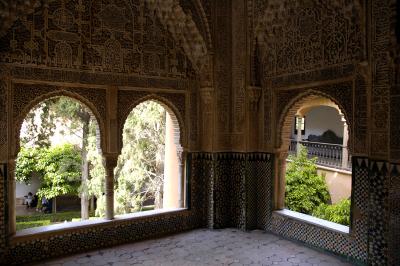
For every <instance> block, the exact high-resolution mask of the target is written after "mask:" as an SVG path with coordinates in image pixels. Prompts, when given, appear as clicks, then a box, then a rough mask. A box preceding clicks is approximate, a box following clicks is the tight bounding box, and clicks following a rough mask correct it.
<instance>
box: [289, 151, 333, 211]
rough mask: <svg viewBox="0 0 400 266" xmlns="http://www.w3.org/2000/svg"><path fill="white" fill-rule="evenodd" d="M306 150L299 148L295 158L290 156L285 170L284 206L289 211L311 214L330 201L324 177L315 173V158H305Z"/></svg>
mask: <svg viewBox="0 0 400 266" xmlns="http://www.w3.org/2000/svg"><path fill="white" fill-rule="evenodd" d="M307 153H308V152H307V148H306V147H304V146H301V147H300V152H299V154H298V155H297V156H290V157H289V160H290V162H289V163H288V166H287V169H286V192H285V205H286V207H287V208H288V209H289V210H292V211H296V212H301V213H305V214H312V212H313V210H315V208H317V207H318V206H319V205H321V204H326V203H328V202H329V200H330V196H329V192H328V187H327V185H326V183H325V178H324V176H321V175H318V173H317V165H316V161H317V158H311V159H309V158H308V157H307Z"/></svg>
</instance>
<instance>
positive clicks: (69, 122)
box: [21, 97, 98, 219]
mask: <svg viewBox="0 0 400 266" xmlns="http://www.w3.org/2000/svg"><path fill="white" fill-rule="evenodd" d="M56 122H58V123H61V124H63V125H65V126H66V127H67V130H66V132H61V133H62V134H63V135H65V136H75V137H77V138H80V140H81V149H80V152H81V160H82V162H81V175H80V176H81V187H80V189H79V196H80V197H81V214H82V215H81V218H82V219H88V218H89V198H90V196H91V195H92V196H93V195H94V194H90V191H89V185H90V184H89V180H90V169H89V165H90V163H91V162H90V160H89V159H88V154H89V153H90V152H94V151H95V152H97V149H96V146H94V147H92V148H93V149H94V151H90V150H89V148H90V147H89V146H90V145H89V138H90V137H93V136H91V135H90V134H91V131H90V127H93V128H96V129H97V128H98V126H97V121H96V119H95V118H94V116H93V115H92V114H91V112H90V111H89V110H88V109H87V108H86V107H85V106H83V105H82V104H80V103H79V102H77V101H75V100H73V99H70V98H68V97H56V98H52V99H49V100H46V101H43V102H42V103H40V104H39V105H38V106H37V107H35V108H34V109H33V110H31V112H30V113H29V114H28V115H27V117H26V119H25V121H24V126H25V129H26V130H24V132H23V133H24V134H21V143H22V146H23V147H24V146H27V145H30V146H35V147H49V146H50V145H51V137H52V136H53V135H54V131H55V127H56ZM92 134H98V131H97V130H95V131H94V132H93V131H92ZM94 139H95V140H96V139H97V135H96V136H95V137H94ZM92 157H93V156H92ZM93 158H94V157H93ZM92 190H93V189H92Z"/></svg>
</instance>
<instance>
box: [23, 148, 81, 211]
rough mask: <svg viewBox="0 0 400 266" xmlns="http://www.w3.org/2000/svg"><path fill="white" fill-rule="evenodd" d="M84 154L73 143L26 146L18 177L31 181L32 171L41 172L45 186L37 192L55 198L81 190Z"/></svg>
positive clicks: (26, 181) (48, 197)
mask: <svg viewBox="0 0 400 266" xmlns="http://www.w3.org/2000/svg"><path fill="white" fill-rule="evenodd" d="M81 160H82V159H81V157H80V151H79V149H78V148H77V147H74V146H73V145H70V144H65V145H61V146H54V147H50V148H24V149H22V150H21V152H20V153H19V155H18V158H17V164H16V180H17V181H19V182H25V183H28V184H29V182H30V180H31V178H32V175H33V174H34V173H38V174H39V176H40V178H41V186H40V188H39V190H38V191H37V193H36V194H37V195H38V196H39V197H40V198H42V197H46V198H47V199H54V200H53V204H54V210H56V201H55V200H56V197H58V196H61V195H67V194H77V193H78V190H79V187H80V176H81Z"/></svg>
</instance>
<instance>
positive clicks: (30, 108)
mask: <svg viewBox="0 0 400 266" xmlns="http://www.w3.org/2000/svg"><path fill="white" fill-rule="evenodd" d="M56 105H57V106H58V107H54V106H56ZM62 105H63V106H64V107H65V108H64V107H62ZM46 108H47V109H48V110H49V115H48V116H46V117H45V118H44V119H47V118H48V117H51V116H52V117H53V119H51V120H49V121H47V122H50V123H51V124H50V125H49V126H48V127H49V129H50V131H52V132H53V134H50V135H49V136H50V137H49V139H48V140H47V142H48V144H47V146H48V147H47V146H46V145H42V144H40V143H39V142H38V139H37V138H36V137H37V136H34V137H33V138H32V139H31V140H30V141H27V140H26V139H25V141H24V144H25V145H24V146H22V145H21V144H22V138H23V136H27V134H29V131H30V130H32V128H29V127H27V123H28V119H30V120H31V122H30V123H31V124H33V125H34V127H38V128H42V126H43V123H44V122H43V120H42V117H41V114H42V113H43V112H44V109H46ZM52 108H53V109H52ZM54 108H60V110H61V109H63V108H64V109H63V111H61V112H64V113H63V116H62V117H63V118H62V117H61V116H60V113H57V112H56V111H54V110H55V109H54ZM71 108H72V109H71ZM57 110H58V109H57ZM60 110H59V111H60ZM74 110H75V111H74ZM72 112H74V114H72ZM69 113H71V114H70V115H71V117H72V116H74V115H75V116H76V119H77V120H79V122H77V123H79V124H81V125H75V126H74V127H73V126H72V123H73V122H72V120H70V119H68V118H67V117H68V116H69ZM39 117H40V118H39ZM66 132H69V133H66ZM103 132H104V127H103V123H102V120H101V116H100V114H99V113H98V112H97V109H96V108H95V107H94V106H93V105H92V104H91V103H90V102H89V101H88V100H86V99H84V98H83V97H81V96H79V95H77V94H75V93H72V92H69V91H65V90H57V91H53V92H51V93H47V94H43V95H41V96H39V97H37V98H35V99H33V100H32V101H30V103H29V104H28V105H27V106H26V108H24V109H23V110H22V111H21V113H20V114H19V116H18V117H17V118H16V127H15V138H14V143H15V144H14V152H13V153H14V154H15V155H14V156H15V159H14V160H12V169H15V171H14V174H13V178H12V180H10V183H9V186H8V189H9V191H10V194H9V201H10V202H11V204H10V206H14V207H11V208H9V221H10V223H9V225H10V226H9V229H8V230H9V233H10V235H17V236H19V235H21V236H22V235H29V234H35V233H38V232H45V231H51V230H58V229H59V228H60V226H61V225H60V224H59V223H61V222H62V223H64V222H66V221H70V222H71V221H72V223H71V225H68V227H73V226H74V225H75V226H76V225H77V223H75V222H77V221H79V220H82V221H83V220H89V216H91V217H93V218H94V217H95V216H94V215H95V214H94V213H97V214H96V215H97V217H98V218H101V217H103V216H104V213H103V214H102V213H101V212H97V208H98V207H99V204H101V203H99V202H100V201H102V200H104V193H103V191H104V183H105V182H104V181H105V175H104V167H103V163H102V161H103V159H102V149H103V144H104V141H103V138H102V137H103V136H102V135H103V134H102V133H103ZM28 140H29V139H28ZM90 147H91V148H90ZM32 149H36V150H43V151H44V150H49V151H50V150H53V153H52V154H53V155H52V157H51V158H50V157H49V159H52V160H58V159H60V160H61V163H60V164H57V165H59V166H57V167H60V170H59V171H58V172H57V173H54V175H56V176H57V177H56V179H54V180H57V181H54V182H56V183H57V182H61V180H64V181H62V182H63V183H65V185H66V186H63V187H62V186H58V185H55V184H56V183H54V182H53V183H51V182H50V181H49V180H48V178H46V177H45V176H46V174H45V173H46V171H47V170H40V171H44V172H43V173H42V172H40V173H37V172H36V171H39V170H32V171H33V172H32V173H31V174H27V175H32V176H31V177H30V178H28V179H29V180H30V181H29V182H28V183H27V184H29V185H28V186H24V185H23V184H22V181H21V182H19V183H20V184H18V182H17V175H18V160H19V159H20V157H21V156H22V155H21V154H23V153H25V154H26V151H28V152H29V155H31V154H36V153H35V152H33V150H32ZM30 150H31V151H30ZM32 152H33V153H32ZM64 152H67V154H65V153H64ZM37 154H38V155H37V156H38V157H37V158H36V157H34V160H33V161H32V162H34V163H35V164H40V163H39V162H38V161H35V160H38V159H40V158H41V157H43V156H48V155H43V154H46V153H40V152H39V153H37ZM29 155H28V157H29ZM83 156H85V160H83V159H82V158H83ZM43 162H44V161H42V164H43ZM55 165H56V164H55ZM24 167H25V165H24ZM48 167H50V168H54V167H56V166H54V165H49V166H48ZM93 167H97V168H98V169H97V171H96V172H97V173H96V174H95V175H96V177H94V176H93V173H92V172H91V170H92V168H93ZM50 168H46V169H50ZM72 168H73V169H75V170H73V171H72V170H71V169H72ZM71 171H72V172H71ZM23 172H24V171H23ZM70 172H71V174H70V175H69V174H68V175H65V177H64V173H70ZM75 172H77V173H79V175H77V173H75ZM93 178H96V180H98V185H99V187H98V191H97V193H95V194H96V195H95V194H91V193H89V192H88V190H87V188H88V186H91V185H89V183H90V182H91V181H94V180H93ZM31 179H32V180H33V181H32V180H31ZM89 179H91V180H89ZM32 182H36V183H37V184H35V185H32ZM46 182H47V183H48V182H50V183H48V184H47V187H46ZM62 182H61V183H62ZM54 187H56V188H57V187H59V188H60V189H59V191H62V192H61V194H60V193H59V192H55V191H56V189H55V188H54ZM24 189H25V190H26V191H24ZM39 190H42V192H43V191H44V190H51V191H53V192H54V193H53V192H52V193H50V192H49V193H47V194H49V195H50V194H54V195H56V194H57V196H54V198H53V197H52V196H44V194H43V193H42V194H41V192H40V193H39ZM57 191H58V190H57ZM28 192H31V193H32V194H33V196H34V195H35V194H36V193H37V194H38V198H37V199H36V204H37V205H36V204H35V206H31V207H30V208H26V207H25V206H23V204H24V203H27V201H26V200H25V201H24V199H23V194H24V193H25V194H28ZM21 193H22V194H21ZM47 194H46V195H47ZM21 195H22V198H21ZM43 198H47V199H46V201H47V203H46V206H45V205H44V204H42V203H43V202H44V201H42V199H43ZM56 199H57V201H56ZM56 202H57V204H56ZM18 203H19V204H20V205H22V206H19V207H20V208H19V209H18ZM78 207H79V208H78ZM24 209H26V210H27V211H25V210H24ZM21 211H22V213H19V212H21ZM24 212H26V214H23V213H24ZM63 212H68V215H66V213H65V215H63ZM72 212H74V213H72ZM46 214H48V217H47V218H46V217H44V215H46ZM58 214H59V216H60V217H56V216H57V215H58ZM21 215H22V216H21ZM40 215H41V216H43V217H39V216H40ZM18 216H19V218H18ZM25 216H26V217H25ZM29 216H32V219H29ZM33 216H37V217H36V218H35V217H33ZM51 216H54V217H51ZM93 218H91V219H93ZM35 219H36V220H38V221H36V222H35ZM46 219H47V220H48V222H41V221H42V220H46ZM25 220H26V221H25ZM30 220H32V221H33V222H32V221H31V225H30V224H29V221H30ZM47 220H46V221H47ZM57 223H58V224H57ZM53 224H54V225H53ZM37 226H40V227H38V228H32V227H37ZM62 227H66V226H64V225H62ZM17 231H18V232H17Z"/></svg>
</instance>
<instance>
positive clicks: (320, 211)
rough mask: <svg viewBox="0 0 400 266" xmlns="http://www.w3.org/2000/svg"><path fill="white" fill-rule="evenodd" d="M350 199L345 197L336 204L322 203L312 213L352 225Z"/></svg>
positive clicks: (325, 218) (335, 221) (322, 217)
mask: <svg viewBox="0 0 400 266" xmlns="http://www.w3.org/2000/svg"><path fill="white" fill-rule="evenodd" d="M350 204H351V202H350V200H349V199H344V200H342V201H340V202H338V203H336V204H332V205H327V204H321V205H320V206H318V208H316V209H315V210H314V212H313V213H312V215H313V216H315V217H318V218H321V219H324V220H327V221H331V222H334V223H338V224H342V225H347V226H349V225H350Z"/></svg>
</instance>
